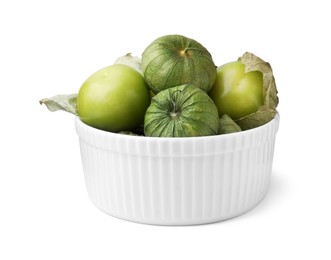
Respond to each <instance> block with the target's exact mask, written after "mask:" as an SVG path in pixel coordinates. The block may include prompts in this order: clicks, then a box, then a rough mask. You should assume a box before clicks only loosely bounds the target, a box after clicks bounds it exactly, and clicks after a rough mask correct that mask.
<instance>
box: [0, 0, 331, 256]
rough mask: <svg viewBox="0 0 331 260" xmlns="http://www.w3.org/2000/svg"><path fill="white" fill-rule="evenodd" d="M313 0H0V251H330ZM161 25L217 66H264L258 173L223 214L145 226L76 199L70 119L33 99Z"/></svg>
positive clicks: (81, 194)
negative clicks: (272, 99) (263, 136)
mask: <svg viewBox="0 0 331 260" xmlns="http://www.w3.org/2000/svg"><path fill="white" fill-rule="evenodd" d="M285 2H286V3H285ZM216 3H217V4H216ZM327 3H328V1H319V0H315V1H284V3H281V1H274V2H268V1H253V0H251V1H235V0H231V1H208V0H204V1H193V0H191V1H178V0H177V1H169V0H168V1H159V2H158V1H151V2H147V1H144V0H140V1H129V0H122V1H96V0H94V1H36V0H30V1H23V0H22V1H15V0H13V1H6V0H5V1H1V3H0V28H1V30H0V84H1V85H0V111H1V118H0V121H1V127H0V151H1V153H0V154H1V155H0V259H4V260H10V259H34V260H37V259H161V260H163V259H167V260H168V259H254V260H258V259H331V249H329V248H328V246H330V240H331V224H330V219H331V212H330V205H331V189H330V186H331V167H330V161H331V158H330V154H331V151H330V147H331V138H330V132H331V129H330V112H331V111H330V88H331V80H330V78H331V77H330V76H331V74H330V69H331V40H330V27H331V26H330V24H331V15H330V11H331V10H330V8H329V5H327ZM174 33H176V34H183V35H185V36H188V37H191V38H194V39H196V40H197V41H199V42H201V43H202V44H203V45H204V46H205V47H206V48H207V49H208V50H209V51H210V52H211V53H212V55H213V58H214V61H215V63H216V64H217V65H221V64H223V63H226V62H228V61H232V60H236V59H237V58H238V57H239V56H241V55H242V54H243V53H244V52H245V51H250V52H253V53H254V54H256V55H258V56H260V57H261V58H263V59H264V60H266V61H269V62H270V64H271V65H272V67H273V70H274V74H275V77H276V83H277V87H278V90H279V96H280V104H279V112H280V115H281V125H280V129H279V132H278V135H277V142H276V150H275V158H274V166H273V173H272V184H271V187H270V190H269V193H268V195H267V197H266V198H265V199H264V201H263V202H262V203H261V204H260V205H259V206H258V207H256V208H255V209H254V210H252V211H250V212H249V213H247V214H245V215H243V216H241V217H238V218H235V219H232V220H229V221H224V222H221V223H216V224H211V225H202V226H192V227H159V226H149V225H142V224H135V223H131V222H127V221H123V220H119V219H116V218H113V217H111V216H108V215H107V214H105V213H103V212H101V211H100V210H98V209H97V208H95V207H94V206H93V205H92V203H91V202H90V200H89V198H88V196H87V192H86V189H85V183H84V178H83V173H82V167H81V160H80V154H79V145H78V138H77V135H76V133H75V129H74V118H73V116H72V115H70V114H66V113H64V112H56V113H51V112H49V111H48V110H47V109H46V108H45V107H44V106H40V105H39V103H38V101H39V99H41V98H44V97H49V96H53V95H56V94H65V93H67V94H68V93H76V92H78V89H79V87H80V85H81V84H82V82H83V81H84V80H85V79H86V78H87V77H88V76H89V75H90V74H92V73H93V72H95V71H96V70H98V69H100V68H102V67H104V66H107V65H110V64H112V63H113V61H114V60H115V59H116V58H117V57H119V56H122V55H124V54H126V53H127V52H132V54H133V55H137V56H140V55H141V53H142V52H143V50H144V48H145V47H146V46H147V45H148V44H149V43H150V42H151V41H152V40H154V39H155V38H157V37H159V36H162V35H165V34H174Z"/></svg>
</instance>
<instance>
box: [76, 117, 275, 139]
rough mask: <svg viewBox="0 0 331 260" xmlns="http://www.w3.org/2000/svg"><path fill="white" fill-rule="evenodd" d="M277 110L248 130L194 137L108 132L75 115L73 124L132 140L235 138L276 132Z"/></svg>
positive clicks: (99, 132)
mask: <svg viewBox="0 0 331 260" xmlns="http://www.w3.org/2000/svg"><path fill="white" fill-rule="evenodd" d="M279 120H280V116H279V112H278V111H277V113H276V115H275V116H274V118H273V119H272V120H270V121H269V122H267V123H265V124H263V125H261V126H258V127H255V128H251V129H248V130H243V131H241V132H235V133H229V134H218V135H208V136H194V137H152V136H142V135H129V134H123V133H114V132H109V131H106V130H101V129H98V128H95V127H92V126H90V125H87V124H86V123H84V122H83V121H82V120H81V119H80V118H79V117H78V116H75V125H76V131H77V133H78V132H79V130H78V128H85V129H86V130H88V131H89V132H90V131H92V132H94V133H95V134H100V135H102V136H107V137H108V138H110V137H112V136H113V137H114V138H115V137H116V138H125V139H132V140H151V141H160V142H164V141H167V142H178V141H180V142H181V141H184V142H185V141H193V140H205V139H217V140H219V139H226V138H236V137H240V136H245V135H250V134H254V133H257V132H261V131H264V130H265V129H268V128H272V127H276V129H275V130H276V132H277V131H278V128H279ZM78 135H79V133H78Z"/></svg>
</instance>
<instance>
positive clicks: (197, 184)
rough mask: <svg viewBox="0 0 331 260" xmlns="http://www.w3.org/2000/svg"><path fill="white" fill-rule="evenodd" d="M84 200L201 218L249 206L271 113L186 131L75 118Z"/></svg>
mask: <svg viewBox="0 0 331 260" xmlns="http://www.w3.org/2000/svg"><path fill="white" fill-rule="evenodd" d="M75 126H76V131H77V134H78V136H79V143H80V150H81V157H82V163H83V171H84V176H85V182H86V187H87V192H88V194H89V197H90V199H91V201H92V202H93V203H94V205H95V206H96V207H98V208H99V209H101V210H102V211H104V212H106V213H108V214H110V215H112V216H114V217H118V218H121V219H125V220H130V221H134V222H139V223H146V224H156V225H196V224H207V223H212V222H217V221H222V220H226V219H229V218H233V217H236V216H239V215H241V214H243V213H245V212H247V211H249V210H250V209H252V208H253V207H255V206H256V205H257V204H258V203H259V202H260V201H261V200H262V199H263V198H264V197H265V195H266V193H267V191H268V187H269V184H270V177H271V171H272V162H273V155H274V146H275V139H276V133H277V131H278V127H279V115H278V114H277V115H276V116H275V118H274V119H273V120H272V121H270V122H269V123H267V124H265V125H263V126H260V127H258V128H255V129H251V130H247V131H243V132H239V133H234V134H227V135H215V136H204V137H188V138H158V137H143V136H131V135H124V134H116V133H110V132H105V131H102V130H98V129H95V128H93V127H90V126H88V125H86V124H84V123H83V122H82V121H81V120H80V119H79V118H78V117H76V119H75Z"/></svg>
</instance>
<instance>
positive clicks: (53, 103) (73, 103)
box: [39, 94, 77, 115]
mask: <svg viewBox="0 0 331 260" xmlns="http://www.w3.org/2000/svg"><path fill="white" fill-rule="evenodd" d="M39 103H40V105H42V104H45V105H46V106H47V108H48V110H49V111H52V112H54V111H58V110H63V111H66V112H69V113H71V114H74V115H77V94H69V95H56V96H53V97H50V98H44V99H41V100H40V101H39Z"/></svg>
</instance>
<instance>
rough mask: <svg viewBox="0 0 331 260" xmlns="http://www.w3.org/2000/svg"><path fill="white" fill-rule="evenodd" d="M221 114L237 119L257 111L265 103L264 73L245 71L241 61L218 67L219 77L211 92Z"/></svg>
mask: <svg viewBox="0 0 331 260" xmlns="http://www.w3.org/2000/svg"><path fill="white" fill-rule="evenodd" d="M209 95H210V97H211V98H212V99H213V100H214V102H215V104H216V106H217V108H218V112H219V114H220V116H222V115H224V114H226V115H228V116H230V117H231V118H232V119H234V120H236V119H239V118H242V117H244V116H247V115H249V114H252V113H255V112H256V111H257V110H258V109H259V107H260V106H261V105H262V104H263V75H262V73H261V72H260V71H250V72H248V73H245V66H244V64H242V63H241V62H240V61H234V62H230V63H226V64H224V65H222V66H220V67H219V68H218V69H217V77H216V81H215V83H214V86H213V88H212V89H211V91H210V92H209Z"/></svg>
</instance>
